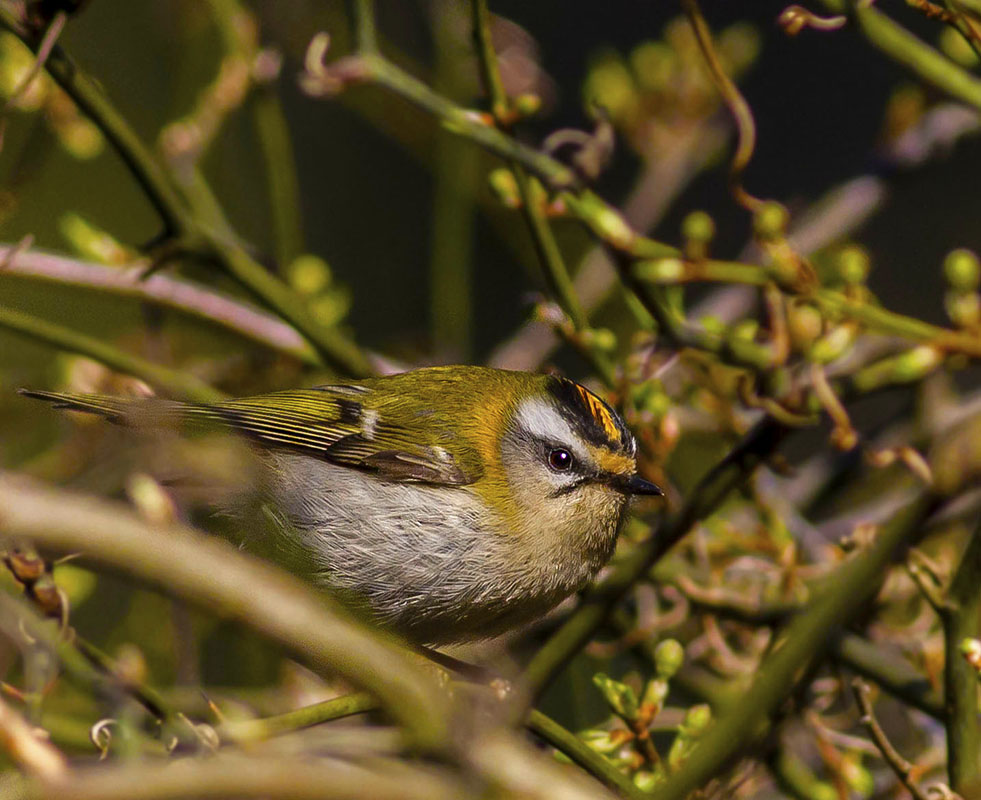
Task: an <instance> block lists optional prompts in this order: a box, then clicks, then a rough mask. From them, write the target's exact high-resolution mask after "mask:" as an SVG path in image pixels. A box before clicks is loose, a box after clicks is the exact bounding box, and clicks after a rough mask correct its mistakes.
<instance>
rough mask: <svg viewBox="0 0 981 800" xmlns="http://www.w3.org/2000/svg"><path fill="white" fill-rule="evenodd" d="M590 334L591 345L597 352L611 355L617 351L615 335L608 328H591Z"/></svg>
mask: <svg viewBox="0 0 981 800" xmlns="http://www.w3.org/2000/svg"><path fill="white" fill-rule="evenodd" d="M590 333H591V334H592V336H591V338H592V344H593V346H594V347H595V348H596V349H597V350H602V351H603V352H604V353H612V352H613V351H614V350H616V349H617V335H616V334H615V333H614V332H613V331H611V330H610V329H609V328H593V329H592V330H591V331H590Z"/></svg>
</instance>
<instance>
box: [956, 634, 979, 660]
mask: <svg viewBox="0 0 981 800" xmlns="http://www.w3.org/2000/svg"><path fill="white" fill-rule="evenodd" d="M958 649H959V650H960V651H961V655H962V656H964V658H966V659H967V660H968V661H970V662H971V663H972V664H973V663H975V662H981V639H970V638H967V639H962V640H961V643H960V647H959V648H958Z"/></svg>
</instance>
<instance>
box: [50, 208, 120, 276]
mask: <svg viewBox="0 0 981 800" xmlns="http://www.w3.org/2000/svg"><path fill="white" fill-rule="evenodd" d="M58 227H59V228H60V229H61V235H62V236H64V237H65V238H66V239H67V240H68V241H69V243H70V244H71V246H72V247H73V248H74V249H75V250H76V252H78V254H79V255H80V256H82V257H83V258H89V259H92V260H93V261H98V262H100V263H102V264H128V263H130V262H131V261H132V260H133V254H132V253H131V252H130V251H129V250H128V249H127V248H125V247H123V245H121V244H120V243H119V242H118V241H117V240H116V239H114V238H113V237H112V236H110V235H109V234H108V233H106V232H105V231H103V230H101V229H99V228H97V227H95V226H94V225H92V224H91V223H90V222H89V221H88V220H86V219H85V218H84V217H82V216H79V215H78V214H75V213H73V212H69V213H67V214H64V215H62V217H61V219H59V220H58Z"/></svg>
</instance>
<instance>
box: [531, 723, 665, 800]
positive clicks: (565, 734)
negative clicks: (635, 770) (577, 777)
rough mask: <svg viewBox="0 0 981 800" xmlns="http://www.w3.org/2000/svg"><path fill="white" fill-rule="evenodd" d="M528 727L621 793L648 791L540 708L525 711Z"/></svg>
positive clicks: (638, 794)
mask: <svg viewBox="0 0 981 800" xmlns="http://www.w3.org/2000/svg"><path fill="white" fill-rule="evenodd" d="M527 726H528V730H530V731H531V732H532V733H534V734H535V735H536V736H538V737H539V738H540V739H542V741H544V742H547V743H548V744H550V745H551V746H552V747H554V748H555V749H556V750H558V751H559V752H560V753H562V754H563V755H565V756H568V758H569V760H570V761H572V762H573V763H575V764H578V765H579V766H580V767H582V768H583V769H585V770H586V771H587V772H589V773H590V774H591V775H592V776H593V777H595V778H596V779H597V780H599V781H600V782H602V783H603V784H604V785H606V786H608V787H609V788H611V789H614V790H615V791H617V792H619V793H620V794H621V795H622V796H623V797H628V798H631V800H640V798H643V797H647V796H648V795H647V794H646V793H644V792H642V791H640V790H639V789H638V788H637V787H636V786H634V785H633V783H632V782H631V781H630V778H628V777H627V776H626V775H624V774H623V773H622V772H620V770H618V769H617V768H616V767H614V766H613V764H611V763H610V762H609V761H607V760H606V759H605V758H604V757H603V756H601V755H600V754H599V753H597V752H596V751H595V750H592V749H591V748H589V747H588V746H587V745H586V743H585V742H583V741H582V740H581V739H580V738H579V737H578V736H576V735H575V734H574V733H572V731H570V730H568V729H566V728H564V727H562V726H561V725H559V723H557V722H556V721H555V720H553V719H552V718H551V717H548V716H546V715H545V714H543V713H542V712H541V711H537V710H536V709H532V710H531V711H530V712H529V714H528V721H527Z"/></svg>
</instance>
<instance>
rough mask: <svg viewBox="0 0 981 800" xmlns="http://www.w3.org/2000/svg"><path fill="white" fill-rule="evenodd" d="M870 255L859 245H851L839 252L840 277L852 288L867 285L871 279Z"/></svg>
mask: <svg viewBox="0 0 981 800" xmlns="http://www.w3.org/2000/svg"><path fill="white" fill-rule="evenodd" d="M870 266H871V262H870V260H869V254H868V253H866V252H865V250H864V249H862V248H861V247H859V246H857V245H850V246H848V247H844V248H842V249H841V250H840V251H839V252H838V258H837V267H838V275H839V276H840V277H841V279H842V280H843V281H844V282H845V283H847V284H849V285H850V286H854V285H858V284H862V283H865V281H866V279H867V278H868V277H869V267H870Z"/></svg>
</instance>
